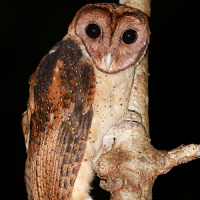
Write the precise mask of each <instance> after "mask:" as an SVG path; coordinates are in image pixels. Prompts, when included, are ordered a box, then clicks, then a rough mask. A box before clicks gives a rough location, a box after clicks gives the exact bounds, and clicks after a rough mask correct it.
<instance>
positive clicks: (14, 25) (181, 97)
mask: <svg viewBox="0 0 200 200" xmlns="http://www.w3.org/2000/svg"><path fill="white" fill-rule="evenodd" d="M95 2H113V3H117V2H118V1H114V0H113V1H89V0H82V1H78V0H73V1H67V0H65V1H64V0H40V1H27V0H26V1H25V0H17V1H16V0H0V58H1V59H0V61H1V62H0V63H1V78H0V81H1V90H0V92H1V101H2V103H1V105H2V107H1V116H2V120H3V121H2V120H1V122H2V123H1V139H0V147H1V159H0V166H1V173H0V199H2V200H11V199H20V200H26V199H27V195H26V191H25V183H24V163H25V159H26V151H25V145H24V138H23V133H22V130H21V119H22V113H23V112H24V111H25V110H26V104H27V100H28V87H29V85H28V79H29V77H30V75H31V74H32V73H33V72H34V71H35V69H36V67H37V65H38V63H39V62H40V60H41V59H42V57H43V56H44V55H45V54H46V53H47V52H48V50H49V49H50V48H51V47H52V46H53V45H54V44H55V43H56V42H58V41H59V40H61V39H62V37H63V36H64V35H65V34H66V33H67V28H68V26H69V24H70V22H71V21H72V19H73V16H74V15H75V13H76V11H78V9H80V8H81V7H82V6H83V5H85V4H87V3H95ZM151 5H152V8H151V17H150V27H151V40H150V46H149V73H150V76H149V115H150V116H149V117H150V135H151V140H152V144H153V145H154V146H155V147H156V148H157V149H165V150H170V149H173V148H176V147H178V146H179V145H181V144H190V143H196V144H199V143H200V130H199V124H200V122H199V119H200V118H199V112H200V104H199V94H198V93H199V79H200V77H199V66H200V64H199V57H200V50H199V47H200V31H199V25H200V1H198V0H190V1H188V0H161V1H160V0H152V4H151ZM199 170H200V160H196V161H192V162H190V163H187V164H183V165H180V166H178V167H175V168H174V169H172V170H171V171H170V172H168V174H167V175H162V176H159V177H158V179H157V180H156V182H155V185H154V188H153V199H154V200H197V199H200V189H199V187H200V185H199V183H200V172H199ZM98 183H99V179H98V178H96V179H95V181H94V183H93V185H94V187H95V188H96V190H95V191H94V190H93V191H92V196H93V197H94V200H98V199H99V200H100V199H105V200H108V199H109V194H108V193H106V192H105V191H103V190H102V189H100V188H98Z"/></svg>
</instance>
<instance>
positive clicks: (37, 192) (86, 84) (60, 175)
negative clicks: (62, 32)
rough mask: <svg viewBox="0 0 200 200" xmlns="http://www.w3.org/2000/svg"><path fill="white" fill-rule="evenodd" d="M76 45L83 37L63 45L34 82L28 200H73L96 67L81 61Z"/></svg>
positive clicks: (42, 64)
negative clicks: (71, 198)
mask: <svg viewBox="0 0 200 200" xmlns="http://www.w3.org/2000/svg"><path fill="white" fill-rule="evenodd" d="M75 39H76V40H75ZM77 41H78V42H81V41H80V39H79V38H72V39H67V40H66V41H62V42H61V43H60V45H59V47H58V48H57V50H56V51H55V52H54V53H52V54H49V55H47V56H46V57H45V58H44V59H43V60H42V61H41V63H40V65H39V66H38V68H37V70H36V72H35V74H34V76H33V78H32V81H31V85H30V98H29V107H28V110H30V111H28V116H27V117H26V118H27V119H29V120H26V121H29V122H27V123H26V126H29V127H30V128H29V129H30V145H29V151H28V159H27V164H26V168H27V169H26V171H27V172H26V176H25V178H26V183H27V190H28V193H29V199H70V197H71V194H72V190H73V185H74V182H75V180H76V176H77V174H78V171H79V168H80V165H81V162H82V159H83V155H84V152H85V148H86V141H87V138H88V132H89V129H90V126H91V120H92V107H91V105H92V102H93V98H94V91H95V76H94V71H93V63H92V62H91V60H89V59H87V58H85V57H83V56H82V52H81V49H80V48H79V45H78V44H77ZM25 116H26V115H25ZM26 118H25V119H26ZM25 132H27V131H25ZM29 169H30V171H29ZM30 187H31V189H29V188H30ZM31 190H32V191H31ZM30 191H31V192H30Z"/></svg>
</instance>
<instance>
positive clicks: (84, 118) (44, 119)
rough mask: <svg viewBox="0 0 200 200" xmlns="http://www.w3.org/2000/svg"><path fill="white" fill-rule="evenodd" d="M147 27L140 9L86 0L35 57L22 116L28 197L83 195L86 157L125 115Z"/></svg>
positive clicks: (75, 199) (79, 198) (78, 198)
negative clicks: (59, 37) (64, 30)
mask: <svg viewBox="0 0 200 200" xmlns="http://www.w3.org/2000/svg"><path fill="white" fill-rule="evenodd" d="M149 34H150V33H149V26H148V18H147V16H146V15H145V14H143V13H142V12H140V11H138V10H136V9H133V8H130V7H126V6H122V5H117V4H107V3H105V4H88V5H86V6H84V7H83V8H81V9H80V10H79V11H78V12H77V13H76V15H75V17H74V19H73V21H72V23H71V25H70V26H69V29H68V33H67V35H66V36H65V37H64V38H63V39H62V40H61V41H60V42H58V43H57V44H56V45H55V46H54V47H53V48H52V49H51V50H50V51H49V53H48V54H46V55H45V56H44V58H43V59H42V60H41V62H40V63H39V65H38V67H37V69H36V71H35V73H34V74H33V75H32V76H31V78H30V88H29V101H28V109H27V111H26V112H25V113H24V117H23V120H22V127H23V133H24V137H25V143H26V148H27V161H26V168H25V180H26V188H27V192H28V198H29V199H42V200H43V199H45V200H46V199H65V200H86V199H91V197H90V195H89V191H90V182H91V181H92V178H93V174H94V172H93V169H94V162H93V159H94V158H95V157H96V156H97V154H98V153H99V152H100V151H101V149H102V142H103V138H104V136H105V135H106V133H107V132H109V130H112V128H113V127H115V126H117V125H118V124H119V122H121V121H123V120H124V119H126V117H127V113H128V103H129V96H130V91H131V87H132V84H133V78H134V72H135V68H136V66H137V65H138V63H139V62H140V61H141V59H142V58H143V56H144V54H145V52H146V49H147V46H148V43H149ZM109 134H110V133H109Z"/></svg>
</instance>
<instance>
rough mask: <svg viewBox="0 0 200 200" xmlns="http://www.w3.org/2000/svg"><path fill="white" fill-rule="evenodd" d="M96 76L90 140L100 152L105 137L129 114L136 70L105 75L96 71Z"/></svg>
mask: <svg viewBox="0 0 200 200" xmlns="http://www.w3.org/2000/svg"><path fill="white" fill-rule="evenodd" d="M95 75H96V92H95V97H94V102H93V120H92V126H91V134H90V135H89V139H90V142H91V143H93V144H94V146H95V149H97V150H98V149H99V148H100V146H101V144H102V139H103V136H104V135H105V134H106V133H107V132H108V131H109V129H110V128H111V127H112V126H114V125H116V124H117V123H118V122H119V121H120V120H121V119H122V118H123V117H124V116H125V115H126V114H127V110H128V103H129V97H130V91H131V87H132V83H133V76H134V68H133V67H132V68H129V69H127V70H125V71H122V72H119V73H117V74H105V73H103V72H100V71H99V70H96V71H95Z"/></svg>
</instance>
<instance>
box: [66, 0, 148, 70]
mask: <svg viewBox="0 0 200 200" xmlns="http://www.w3.org/2000/svg"><path fill="white" fill-rule="evenodd" d="M68 35H71V36H72V35H76V36H78V37H80V38H81V40H82V42H83V44H84V45H85V48H86V51H87V53H88V54H89V55H90V57H91V58H92V59H93V61H94V63H95V65H96V67H97V68H98V69H99V70H101V71H103V72H105V73H117V72H119V71H122V70H125V69H127V68H128V67H130V66H133V65H137V64H138V63H139V61H140V60H141V59H142V57H143V56H144V54H145V52H146V49H147V46H148V43H149V35H150V31H149V26H148V18H147V16H146V15H145V14H144V13H142V12H140V11H139V10H136V9H134V8H130V7H126V6H123V5H117V4H106V3H105V4H87V5H86V6H84V7H83V8H81V9H80V10H79V11H78V12H77V13H76V15H75V17H74V19H73V21H72V23H71V25H70V27H69V30H68Z"/></svg>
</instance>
